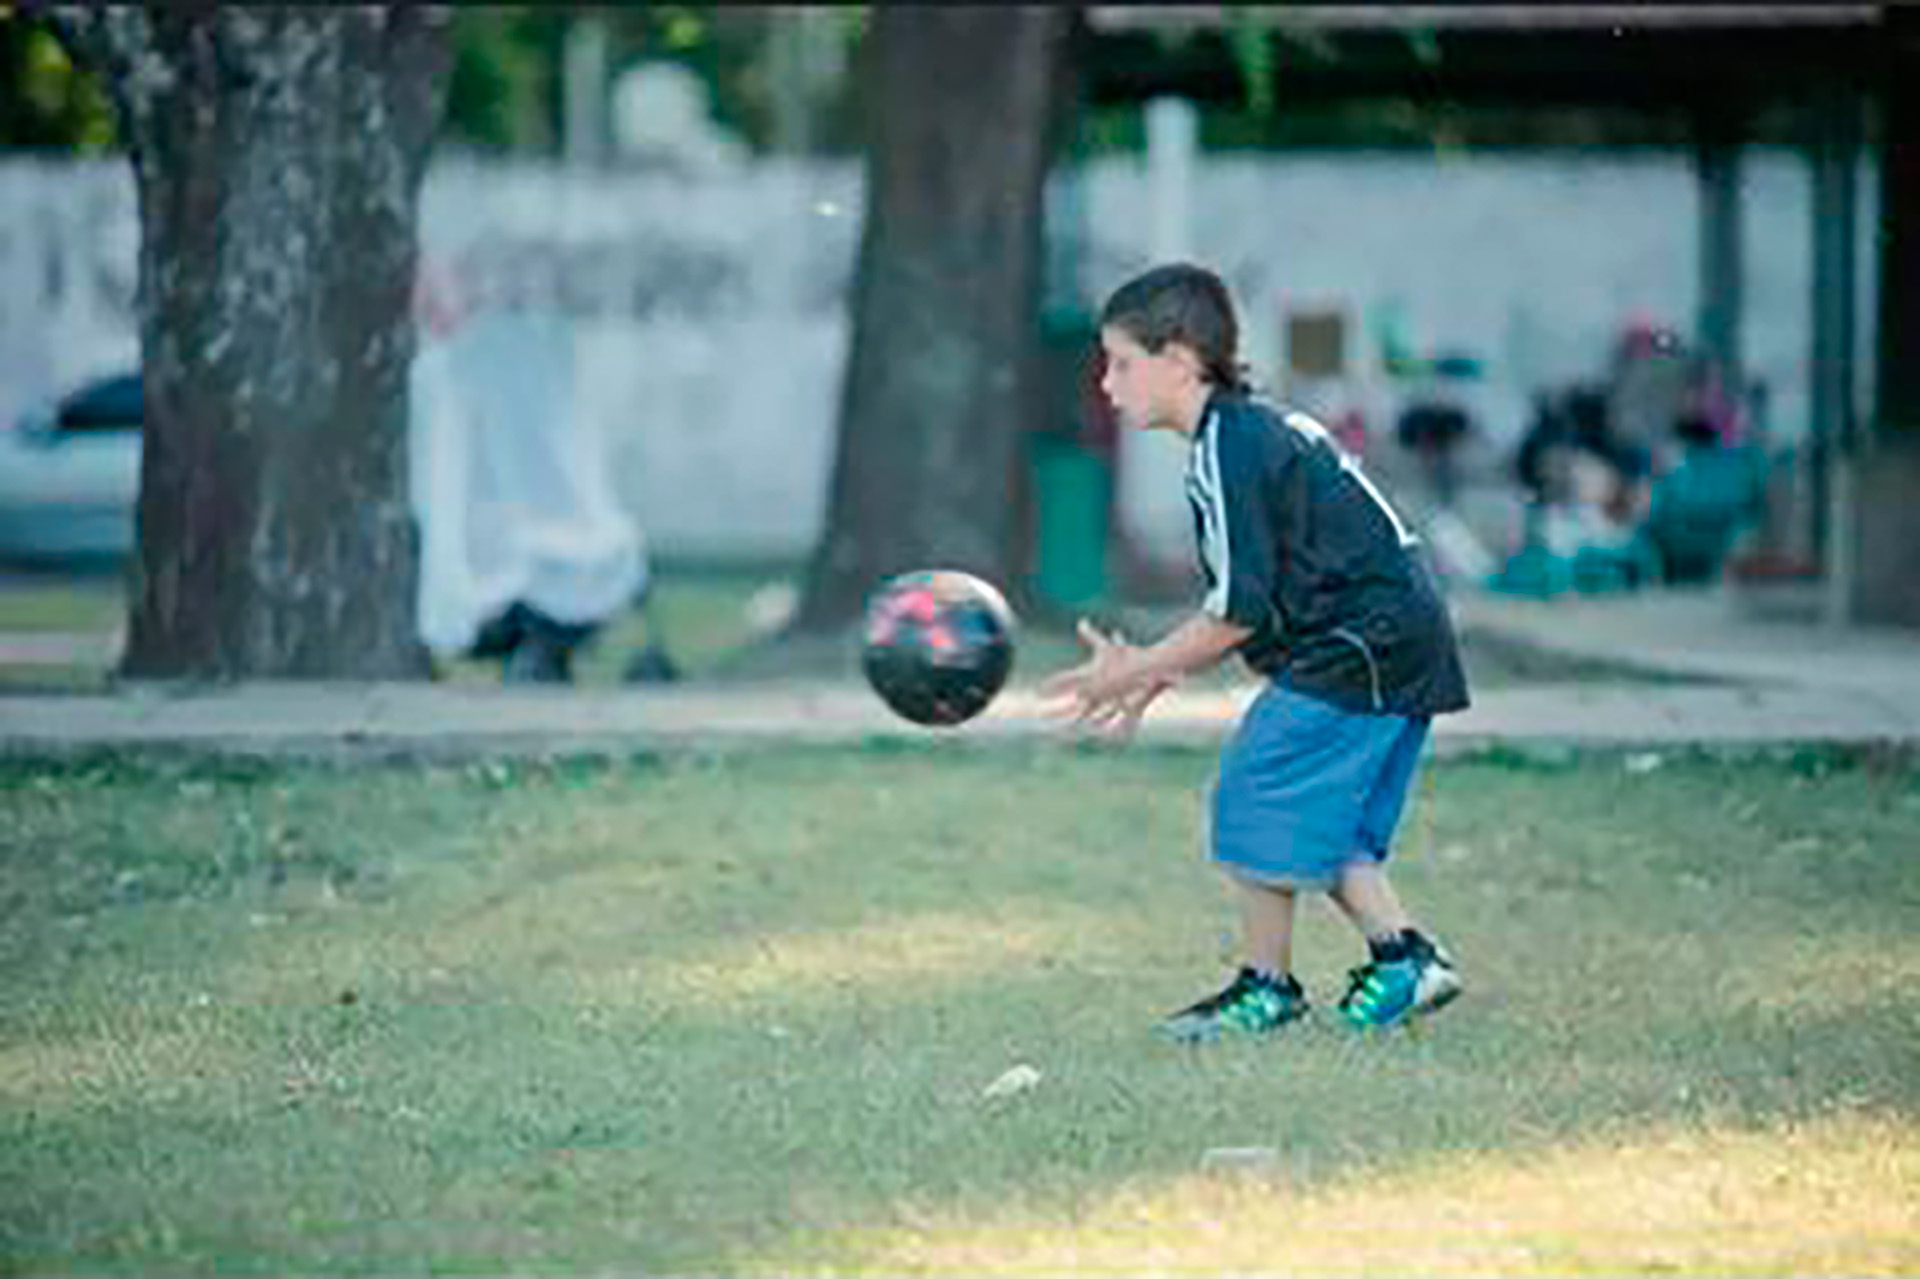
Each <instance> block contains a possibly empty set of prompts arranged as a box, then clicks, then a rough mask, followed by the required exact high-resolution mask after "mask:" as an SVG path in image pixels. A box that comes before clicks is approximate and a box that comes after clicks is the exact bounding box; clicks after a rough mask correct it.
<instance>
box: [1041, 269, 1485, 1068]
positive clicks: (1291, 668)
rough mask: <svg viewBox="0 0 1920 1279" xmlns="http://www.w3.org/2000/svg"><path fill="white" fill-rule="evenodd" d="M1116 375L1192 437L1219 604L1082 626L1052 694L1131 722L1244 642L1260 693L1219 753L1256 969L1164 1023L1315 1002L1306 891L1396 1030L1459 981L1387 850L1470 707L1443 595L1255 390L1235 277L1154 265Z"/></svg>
mask: <svg viewBox="0 0 1920 1279" xmlns="http://www.w3.org/2000/svg"><path fill="white" fill-rule="evenodd" d="M1100 341H1101V346H1102V348H1103V349H1104V351H1105V354H1106V374H1105V377H1104V378H1103V379H1102V383H1101V389H1102V391H1103V392H1104V393H1105V394H1106V396H1107V397H1108V398H1109V399H1110V400H1111V401H1112V402H1113V404H1114V407H1115V409H1116V410H1117V412H1118V414H1119V417H1120V419H1121V422H1122V423H1123V425H1125V426H1127V427H1130V428H1132V429H1136V430H1166V431H1174V432H1177V433H1179V434H1181V435H1183V436H1185V437H1187V438H1188V440H1189V441H1190V443H1189V454H1188V463H1187V480H1186V487H1187V497H1188V500H1189V502H1190V503H1191V505H1192V507H1193V512H1194V520H1195V531H1196V537H1197V541H1198V544H1199V551H1200V564H1201V569H1202V572H1203V575H1204V578H1205V582H1206V587H1207V593H1206V599H1205V601H1204V603H1203V605H1202V607H1201V608H1200V610H1199V611H1198V612H1197V613H1195V614H1194V615H1193V616H1192V617H1190V618H1188V619H1187V620H1186V621H1185V622H1183V623H1182V624H1181V625H1180V626H1178V627H1176V628H1175V629H1174V630H1173V631H1172V632H1170V633H1169V634H1168V635H1166V636H1165V637H1164V638H1162V639H1161V640H1159V641H1158V642H1157V643H1154V644H1151V645H1147V646H1144V647H1136V646H1134V645H1131V644H1127V643H1124V642H1122V641H1120V640H1118V639H1115V638H1112V637H1109V636H1105V635H1102V634H1100V633H1099V632H1098V631H1096V630H1095V629H1094V628H1093V627H1091V626H1089V625H1088V624H1087V623H1085V622H1082V623H1081V624H1080V636H1081V638H1082V640H1083V641H1084V642H1085V643H1086V644H1087V646H1088V648H1089V649H1090V650H1091V655H1090V657H1089V658H1088V659H1087V660H1086V661H1085V662H1084V663H1082V664H1081V665H1079V666H1076V667H1074V668H1073V669H1071V670H1068V671H1064V672H1061V673H1060V674H1057V675H1055V676H1054V677H1053V678H1051V679H1050V680H1048V681H1047V682H1046V684H1045V685H1044V686H1043V688H1042V692H1043V694H1044V695H1045V696H1048V697H1050V698H1061V699H1070V709H1071V710H1073V711H1075V712H1077V715H1076V718H1077V720H1078V722H1080V723H1083V724H1090V725H1092V726H1094V727H1096V728H1100V729H1103V730H1106V731H1109V732H1112V733H1114V734H1116V735H1119V736H1125V735H1127V734H1129V733H1131V731H1132V730H1133V728H1134V727H1135V726H1136V725H1137V724H1138V723H1139V720H1140V717H1141V716H1142V715H1143V714H1144V713H1145V712H1146V709H1147V706H1148V704H1149V703H1151V702H1152V700H1153V699H1154V698H1155V697H1157V696H1158V695H1159V694H1160V693H1161V692H1162V691H1164V690H1165V689H1167V688H1169V687H1171V686H1172V685H1173V684H1174V683H1175V682H1176V681H1178V680H1179V679H1180V677H1181V676H1183V675H1186V674H1188V673H1189V672H1192V671H1197V670H1201V669H1204V668H1206V667H1208V666H1211V665H1212V664H1214V663H1215V662H1218V661H1219V660H1220V659H1222V658H1223V657H1225V656H1226V655H1227V654H1228V653H1230V652H1236V651H1237V652H1238V653H1239V654H1240V656H1241V657H1242V658H1243V659H1244V660H1245V661H1246V663H1247V665H1248V666H1249V667H1250V668H1252V669H1253V670H1254V671H1256V672H1258V673H1260V674H1262V675H1264V676H1266V677H1267V679H1268V684H1267V687H1266V688H1265V689H1264V690H1263V691H1262V692H1261V693H1260V695H1259V696H1258V698H1257V699H1256V700H1255V701H1254V703H1253V704H1252V705H1251V706H1250V707H1249V708H1248V710H1247V713H1246V716H1245V718H1244V719H1243V720H1242V722H1241V724H1240V726H1239V728H1238V729H1237V731H1236V732H1235V734H1234V736H1233V739H1232V740H1231V741H1230V742H1229V743H1228V745H1227V746H1226V748H1225V751H1224V752H1223V754H1222V756H1221V761H1220V773H1219V779H1218V782H1217V784H1216V785H1215V787H1214V790H1213V794H1212V796H1211V801H1210V807H1211V814H1210V816H1211V819H1212V820H1211V842H1212V854H1213V857H1214V859H1215V860H1216V861H1217V862H1219V863H1220V865H1221V867H1222V869H1223V870H1224V871H1225V872H1226V873H1227V875H1228V877H1229V879H1230V880H1231V881H1232V882H1233V883H1234V884H1235V885H1236V887H1237V888H1238V890H1239V896H1240V899H1241V908H1242V925H1243V931H1242V944H1243V947H1244V952H1245V962H1244V966H1243V967H1242V968H1241V969H1240V972H1239V973H1238V975H1237V976H1235V977H1234V979H1233V981H1232V982H1231V983H1230V984H1228V986H1227V987H1226V989H1224V990H1222V991H1221V992H1220V993H1219V994H1217V995H1214V996H1211V997H1210V998H1207V999H1203V1000H1201V1001H1200V1002H1199V1003H1196V1004H1194V1005H1193V1006H1192V1007H1190V1008H1186V1009H1184V1010H1182V1011H1181V1012H1179V1013H1176V1014H1174V1015H1173V1016H1172V1017H1170V1018H1168V1019H1167V1020H1166V1021H1165V1022H1163V1023H1162V1025H1161V1031H1162V1033H1164V1034H1166V1035H1169V1036H1171V1037H1173V1038H1175V1039H1178V1040H1182V1041H1188V1042H1193V1041H1201V1040H1210V1039H1214V1038H1217V1037H1218V1036H1219V1035H1221V1034H1222V1033H1223V1032H1251V1033H1256V1034H1258V1033H1265V1032H1269V1031H1274V1030H1278V1029H1279V1028H1281V1027H1282V1026H1285V1025H1287V1024H1288V1023H1289V1022H1292V1021H1295V1020H1297V1019H1298V1018H1300V1017H1301V1016H1303V1015H1305V1013H1306V1011H1307V999H1306V994H1305V992H1304V991H1303V990H1302V989H1301V987H1300V984H1299V982H1297V981H1296V980H1295V979H1294V977H1293V976H1292V973H1291V971H1290V969H1291V966H1292V948H1293V919H1294V903H1295V899H1296V897H1297V895H1298V894H1299V893H1301V892H1303V891H1323V892H1326V893H1328V894H1329V895H1331V897H1332V898H1333V901H1334V903H1335V904H1336V905H1337V906H1339V907H1340V909H1341V910H1342V912H1343V913H1345V915H1346V916H1347V917H1348V919H1349V920H1351V921H1352V923H1353V924H1354V926H1355V927H1356V928H1357V929H1358V930H1359V931H1360V933H1361V935H1362V936H1363V937H1365V939H1366V942H1367V947H1368V952H1369V961H1368V962H1367V963H1366V964H1365V965H1364V966H1363V967H1361V968H1358V969H1355V970H1354V972H1353V974H1352V984H1351V986H1350V987H1349V989H1348V990H1347V992H1346V994H1345V996H1344V997H1343V998H1342V999H1341V1000H1340V1003H1339V1011H1340V1013H1341V1015H1342V1016H1343V1017H1344V1018H1345V1019H1346V1020H1347V1021H1349V1022H1350V1023H1352V1024H1354V1025H1357V1026H1363V1027H1383V1026H1394V1025H1399V1024H1401V1023H1403V1022H1405V1021H1407V1020H1409V1019H1410V1018H1413V1017H1417V1016H1420V1015H1422V1014H1424V1013H1428V1012H1431V1011H1433V1010H1435V1009H1438V1008H1440V1007H1442V1006H1444V1005H1445V1004H1447V1003H1448V1002H1450V1001H1451V1000H1452V999H1453V998H1454V997H1455V996H1457V995H1458V994H1459V993H1460V990H1461V983H1460V978H1459V976H1458V975H1457V974H1456V973H1455V971H1454V969H1453V965H1452V964H1451V962H1450V961H1449V959H1448V957H1447V955H1446V953H1445V952H1444V951H1443V950H1442V949H1441V948H1440V947H1439V946H1438V945H1437V944H1436V943H1435V942H1434V941H1433V939H1432V938H1430V937H1428V936H1427V934H1425V933H1424V932H1422V931H1421V930H1420V929H1419V928H1417V927H1416V926H1415V925H1414V923H1413V921H1412V919H1411V918H1410V917H1409V916H1408V914H1407V912H1406V909H1405V908H1404V907H1403V906H1402V905H1401V903H1400V901H1399V898H1398V897H1397V896H1396V895H1395V893H1394V891H1393V888H1392V885H1391V884H1390V883H1389V882H1388V880H1387V875H1386V870H1385V867H1384V862H1385V861H1386V857H1387V852H1388V846H1389V844H1390V842H1391V840H1392V837H1393V831H1394V827H1395V826H1396V825H1397V824H1398V822H1399V819H1400V813H1401V810H1402V808H1403V806H1404V804H1405V801H1406V795H1407V790H1408V788H1409V786H1410V785H1411V782H1412V779H1413V774H1414V771H1415V767H1416V765H1417V764H1418V761H1419V757H1420V753H1421V750H1422V748H1423V746H1424V745H1425V742H1426V740H1427V735H1428V729H1429V725H1430V722H1431V719H1432V717H1433V716H1434V715H1437V714H1442V713H1445V712H1449V711H1457V710H1462V709H1464V708H1465V707H1466V706H1467V704H1468V699H1467V688H1466V679H1465V676H1464V674H1463V673H1462V671H1461V667H1460V659H1459V653H1458V649H1457V647H1456V644H1455V641H1454V635H1453V628H1452V623H1451V620H1450V619H1449V616H1448V613H1447V608H1446V605H1445V603H1444V602H1443V601H1442V600H1441V598H1440V596H1439V594H1438V591H1437V589H1436V588H1435V586H1434V583H1433V581H1432V579H1431V577H1430V576H1429V574H1428V573H1427V571H1426V569H1425V568H1424V566H1423V565H1422V564H1421V563H1420V561H1419V560H1418V559H1417V558H1416V554H1415V550H1416V547H1417V545H1418V543H1417V541H1416V540H1415V538H1414V537H1413V536H1412V535H1411V534H1410V533H1409V532H1408V531H1407V529H1406V528H1405V526H1403V525H1402V524H1401V522H1400V519H1399V517H1398V516H1397V515H1395V513H1394V511H1393V509H1392V508H1391V507H1390V506H1388V504H1387V503H1386V501H1385V500H1384V499H1383V498H1382V497H1381V496H1380V494H1379V492H1378V491H1377V490H1376V489H1375V488H1374V487H1373V485H1372V484H1371V483H1370V482H1369V481H1368V480H1367V479H1366V477H1365V476H1363V475H1362V474H1361V473H1360V471H1359V470H1358V469H1357V467H1356V466H1355V465H1354V463H1353V461H1352V459H1351V458H1349V457H1348V456H1347V455H1346V454H1344V453H1343V452H1341V451H1340V450H1339V449H1338V447H1337V446H1335V445H1334V444H1333V443H1332V442H1331V440H1330V439H1329V438H1328V436H1327V434H1326V432H1325V431H1324V430H1323V429H1322V428H1321V427H1320V426H1319V424H1318V423H1316V422H1314V421H1313V420H1312V419H1310V418H1308V417H1306V416H1305V415H1304V414H1300V413H1294V412H1281V411H1276V410H1274V409H1272V408H1270V407H1268V406H1266V405H1264V404H1260V403H1257V402H1255V401H1254V400H1253V399H1252V398H1251V396H1250V394H1249V392H1248V388H1247V385H1246V382H1245V380H1244V377H1243V374H1242V369H1241V366H1240V365H1239V363H1238V362H1237V355H1238V345H1239V332H1238V322H1237V321H1236V319H1235V316H1234V311H1233V304H1232V300H1231V299H1230V298H1229V296H1228V294H1227V289H1226V286H1225V285H1224V284H1223V283H1221V281H1220V279H1219V278H1218V277H1217V276H1215V275H1214V274H1213V273H1211V272H1209V271H1206V270H1204V269H1202V268H1199V267H1195V266H1187V265H1172V266H1163V267H1158V268H1155V269H1154V270H1151V271H1148V272H1147V273H1146V274H1144V275H1142V276H1140V277H1138V278H1137V279H1135V280H1133V281H1131V282H1129V283H1128V284H1126V285H1124V286H1123V287H1122V288H1120V289H1119V290H1118V291H1116V292H1115V293H1114V295H1113V296H1112V298H1110V299H1109V300H1108V302H1107V305H1106V307H1105V308H1104V310H1103V312H1102V314H1101V321H1100Z"/></svg>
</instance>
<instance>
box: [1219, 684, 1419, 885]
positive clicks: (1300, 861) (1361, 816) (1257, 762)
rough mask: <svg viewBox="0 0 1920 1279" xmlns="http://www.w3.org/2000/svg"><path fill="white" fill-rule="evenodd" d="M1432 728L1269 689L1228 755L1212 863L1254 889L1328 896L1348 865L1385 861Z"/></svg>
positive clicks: (1276, 687) (1222, 761)
mask: <svg viewBox="0 0 1920 1279" xmlns="http://www.w3.org/2000/svg"><path fill="white" fill-rule="evenodd" d="M1430 725H1431V721H1430V720H1428V719H1425V718H1419V719H1410V718H1407V717H1405V716H1400V715H1355V714H1352V713H1350V712H1347V711H1343V710H1340V709H1338V708H1337V707H1334V706H1330V705H1328V704H1327V703H1326V702H1323V701H1320V700H1319V699H1317V698H1313V697H1308V696H1306V695H1305V694H1303V693H1296V692H1293V691H1291V690H1289V689H1286V688H1283V687H1281V686H1280V685H1279V684H1277V683H1275V684H1269V685H1267V687H1266V688H1265V689H1264V690H1263V691H1262V692H1261V693H1260V695H1259V696H1258V697H1256V698H1255V699H1254V701H1253V705H1251V706H1249V707H1248V708H1247V713H1246V716H1245V718H1243V719H1242V720H1241V721H1240V727H1239V729H1238V730H1237V731H1236V732H1235V733H1234V735H1233V739H1232V740H1231V741H1229V742H1228V743H1227V746H1226V750H1225V751H1224V752H1223V753H1222V754H1221V757H1220V775H1219V778H1218V780H1217V781H1216V782H1215V783H1214V788H1213V794H1212V797H1211V799H1210V802H1209V804H1208V808H1209V810H1210V812H1209V816H1210V818H1211V822H1210V825H1211V844H1212V852H1213V858H1214V860H1215V861H1217V862H1219V863H1220V864H1221V866H1222V867H1224V868H1225V869H1226V870H1227V871H1228V872H1230V873H1231V874H1234V875H1236V876H1238V877H1240V878H1242V879H1248V880H1252V881H1253V882H1255V883H1259V884H1268V885H1272V886H1274V887H1278V888H1298V889H1320V890H1324V889H1329V888H1332V887H1333V886H1334V883H1335V881H1336V880H1337V879H1338V878H1339V875H1340V871H1341V868H1342V867H1344V866H1346V865H1347V864H1348V863H1350V862H1354V861H1360V860H1365V859H1371V860H1373V861H1376V862H1380V861H1385V860H1386V858H1387V853H1388V850H1389V847H1390V846H1391V844H1392V842H1393V832H1394V829H1395V827H1397V826H1398V825H1399V824H1400V814H1401V812H1402V810H1403V809H1405V807H1406V803H1407V792H1408V791H1409V790H1410V789H1411V788H1412V786H1413V776H1414V773H1415V771H1416V770H1417V768H1418V766H1419V763H1420V754H1421V751H1422V749H1423V748H1424V747H1425V746H1426V742H1427V736H1428V730H1429V727H1430Z"/></svg>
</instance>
